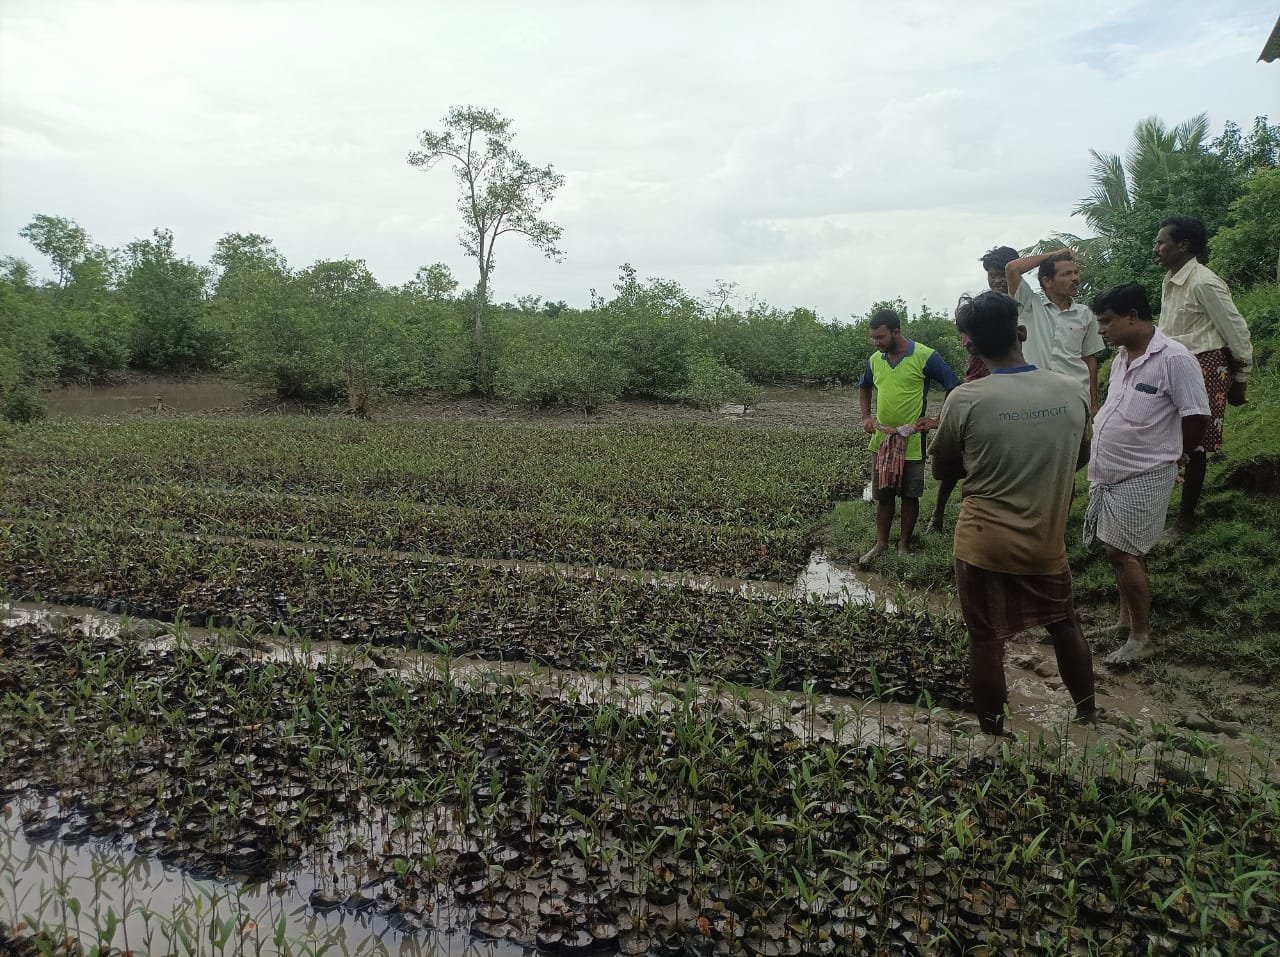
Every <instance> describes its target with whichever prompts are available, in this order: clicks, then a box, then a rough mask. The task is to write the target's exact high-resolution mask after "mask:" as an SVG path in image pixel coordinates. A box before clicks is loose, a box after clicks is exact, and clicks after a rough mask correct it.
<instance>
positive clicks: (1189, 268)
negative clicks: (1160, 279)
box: [1165, 256, 1200, 286]
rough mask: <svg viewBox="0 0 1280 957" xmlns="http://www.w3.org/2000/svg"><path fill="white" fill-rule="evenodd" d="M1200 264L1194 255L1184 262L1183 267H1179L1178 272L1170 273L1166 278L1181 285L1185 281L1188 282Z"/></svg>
mask: <svg viewBox="0 0 1280 957" xmlns="http://www.w3.org/2000/svg"><path fill="white" fill-rule="evenodd" d="M1198 265H1200V261H1199V260H1197V259H1196V257H1195V256H1192V257H1191V258H1190V259H1188V260H1187V261H1186V262H1185V263H1183V264H1182V268H1181V269H1179V270H1178V271H1177V272H1172V273H1169V275H1167V276H1165V278H1166V279H1167V280H1169V282H1171V283H1174V284H1176V285H1179V286H1181V285H1182V284H1183V283H1184V282H1186V281H1187V280H1188V279H1190V278H1191V273H1192V272H1194V271H1195V268H1196V266H1198Z"/></svg>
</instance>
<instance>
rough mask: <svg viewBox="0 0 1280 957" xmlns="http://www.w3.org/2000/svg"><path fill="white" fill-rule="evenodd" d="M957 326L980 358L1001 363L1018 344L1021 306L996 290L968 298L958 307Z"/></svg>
mask: <svg viewBox="0 0 1280 957" xmlns="http://www.w3.org/2000/svg"><path fill="white" fill-rule="evenodd" d="M956 324H957V325H958V326H959V327H960V328H961V329H962V330H963V331H964V334H965V335H966V336H968V337H969V341H970V342H972V343H973V348H974V349H975V350H977V353H978V355H980V356H982V357H983V358H984V359H999V358H1001V357H1003V356H1006V355H1008V354H1009V351H1010V350H1011V349H1013V347H1014V346H1015V345H1017V343H1018V303H1017V301H1016V300H1015V299H1014V298H1013V297H1012V296H1008V295H1005V294H1004V293H1002V292H996V291H995V290H994V289H992V290H988V291H987V292H984V293H982V294H980V295H977V296H974V297H972V298H970V297H968V296H966V297H964V298H963V299H961V300H960V305H959V306H957V307H956Z"/></svg>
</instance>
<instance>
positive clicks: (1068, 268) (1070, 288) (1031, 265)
mask: <svg viewBox="0 0 1280 957" xmlns="http://www.w3.org/2000/svg"><path fill="white" fill-rule="evenodd" d="M1032 269H1035V270H1036V275H1037V277H1038V278H1039V280H1040V288H1041V290H1042V291H1043V292H1044V295H1045V298H1044V299H1041V298H1040V297H1039V296H1038V295H1036V294H1035V292H1034V291H1033V290H1032V289H1031V287H1030V286H1029V285H1028V284H1027V283H1026V282H1025V281H1023V274H1024V273H1028V272H1030V271H1031V270H1032ZM1005 280H1006V281H1007V282H1008V284H1009V295H1011V296H1013V298H1014V299H1016V300H1017V302H1018V308H1019V310H1020V316H1021V318H1022V324H1023V325H1025V326H1026V327H1027V342H1026V347H1025V348H1024V349H1023V350H1022V353H1023V356H1024V357H1025V358H1026V360H1027V362H1029V363H1031V364H1032V365H1034V366H1037V367H1038V368H1041V369H1050V370H1052V371H1054V372H1061V373H1063V374H1064V375H1067V376H1070V377H1071V378H1072V379H1073V380H1075V382H1076V383H1077V384H1078V385H1079V386H1080V391H1081V394H1082V395H1084V397H1085V399H1086V401H1087V402H1088V403H1089V411H1090V413H1091V414H1096V413H1097V411H1098V358H1097V356H1098V353H1099V352H1101V351H1102V349H1103V342H1102V339H1101V338H1100V337H1099V335H1098V325H1097V323H1096V322H1095V321H1094V317H1093V313H1092V312H1090V311H1089V307H1088V306H1086V305H1085V304H1084V303H1083V302H1077V301H1076V300H1075V294H1076V292H1077V291H1079V289H1080V266H1079V265H1078V264H1077V263H1076V257H1075V253H1073V252H1072V251H1071V250H1070V249H1059V250H1056V251H1055V252H1051V253H1041V254H1038V255H1035V256H1024V257H1022V258H1021V259H1015V260H1014V261H1013V262H1011V263H1009V265H1007V266H1006V267H1005Z"/></svg>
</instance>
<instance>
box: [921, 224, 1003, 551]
mask: <svg viewBox="0 0 1280 957" xmlns="http://www.w3.org/2000/svg"><path fill="white" fill-rule="evenodd" d="M1017 258H1018V251H1017V250H1016V249H1014V248H1013V247H1012V246H996V247H994V248H993V249H988V250H987V251H986V252H985V253H983V254H982V258H981V259H979V260H978V262H980V263H982V268H983V271H985V272H986V274H987V288H988V289H993V290H995V291H996V292H1008V291H1009V281H1008V279H1007V278H1006V277H1005V274H1004V267H1005V266H1007V265H1009V263H1011V262H1013V261H1014V260H1015V259H1017ZM966 298H967V297H966ZM961 301H962V302H963V301H964V300H963V299H962V300H961ZM955 319H956V326H957V327H959V326H960V313H959V308H958V307H957V311H956V316H955ZM960 341H961V342H963V343H964V348H965V351H966V352H968V353H969V365H968V367H966V368H965V370H964V381H965V382H973V381H974V380H975V379H982V378H984V377H985V376H986V375H987V364H986V363H985V362H983V361H982V356H980V355H978V350H976V349H975V348H973V343H971V342H970V341H969V337H968V336H967V335H965V332H964V329H963V328H961V329H960ZM955 487H956V483H955V482H954V481H943V482H939V483H938V498H937V501H936V502H935V503H934V506H933V515H932V516H931V517H930V519H929V524H928V525H926V526H925V529H924V530H925V531H926V532H927V533H930V534H936V533H939V532H941V531H942V530H943V528H944V527H945V522H946V516H947V502H949V501H950V500H951V493H952V492H953V491H955Z"/></svg>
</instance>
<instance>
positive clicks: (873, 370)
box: [858, 309, 960, 565]
mask: <svg viewBox="0 0 1280 957" xmlns="http://www.w3.org/2000/svg"><path fill="white" fill-rule="evenodd" d="M868 325H869V329H870V333H871V341H872V343H874V344H875V347H876V351H875V352H873V353H872V354H871V358H870V359H868V360H867V364H866V367H865V368H864V369H863V372H862V379H861V381H859V383H858V403H859V405H860V406H861V409H862V428H863V430H864V431H865V432H868V433H869V434H870V435H871V451H872V452H874V453H876V461H875V464H874V467H873V468H872V480H871V491H872V497H873V498H874V499H875V502H876V543H875V544H874V545H872V546H871V548H870V550H868V551H867V552H866V553H865V554H863V556H862V557H861V558H859V559H858V564H860V565H868V564H870V563H871V562H873V561H874V560H875V559H876V558H877V557H879V556H880V554H881V553H882V552H883V551H884V550H885V549H886V548H888V547H889V533H890V532H891V531H892V530H893V514H894V510H895V503H896V500H897V498H898V497H899V496H901V498H902V529H901V532H900V534H899V537H898V554H900V555H906V554H907V553H908V552H910V550H911V536H912V534H913V533H914V532H915V526H916V519H917V518H918V517H919V515H920V496H921V495H923V494H924V450H925V444H924V433H925V432H926V431H927V430H929V429H932V428H935V427H936V426H937V424H938V423H937V420H936V419H931V418H929V417H928V416H927V415H926V412H927V411H928V407H929V383H930V382H937V383H938V384H939V385H941V386H942V387H943V388H944V389H945V390H946V391H947V392H950V391H951V390H952V389H954V388H955V387H956V386H958V385H959V384H960V380H959V379H958V378H956V374H955V373H954V372H952V371H951V367H950V366H949V365H947V363H946V360H945V359H943V358H942V356H941V355H939V354H938V353H936V352H934V351H933V350H932V349H930V348H929V347H928V346H926V345H924V344H922V343H919V342H913V341H911V340H910V339H908V338H907V337H906V336H904V335H903V334H902V319H901V317H900V316H899V315H898V314H897V313H896V312H894V311H893V310H892V309H881V310H880V311H879V312H877V313H876V314H875V315H873V316H872V317H871V322H870V323H869V324H868ZM873 393H874V395H875V414H874V415H873V414H872V411H871V399H872V394H873Z"/></svg>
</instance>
